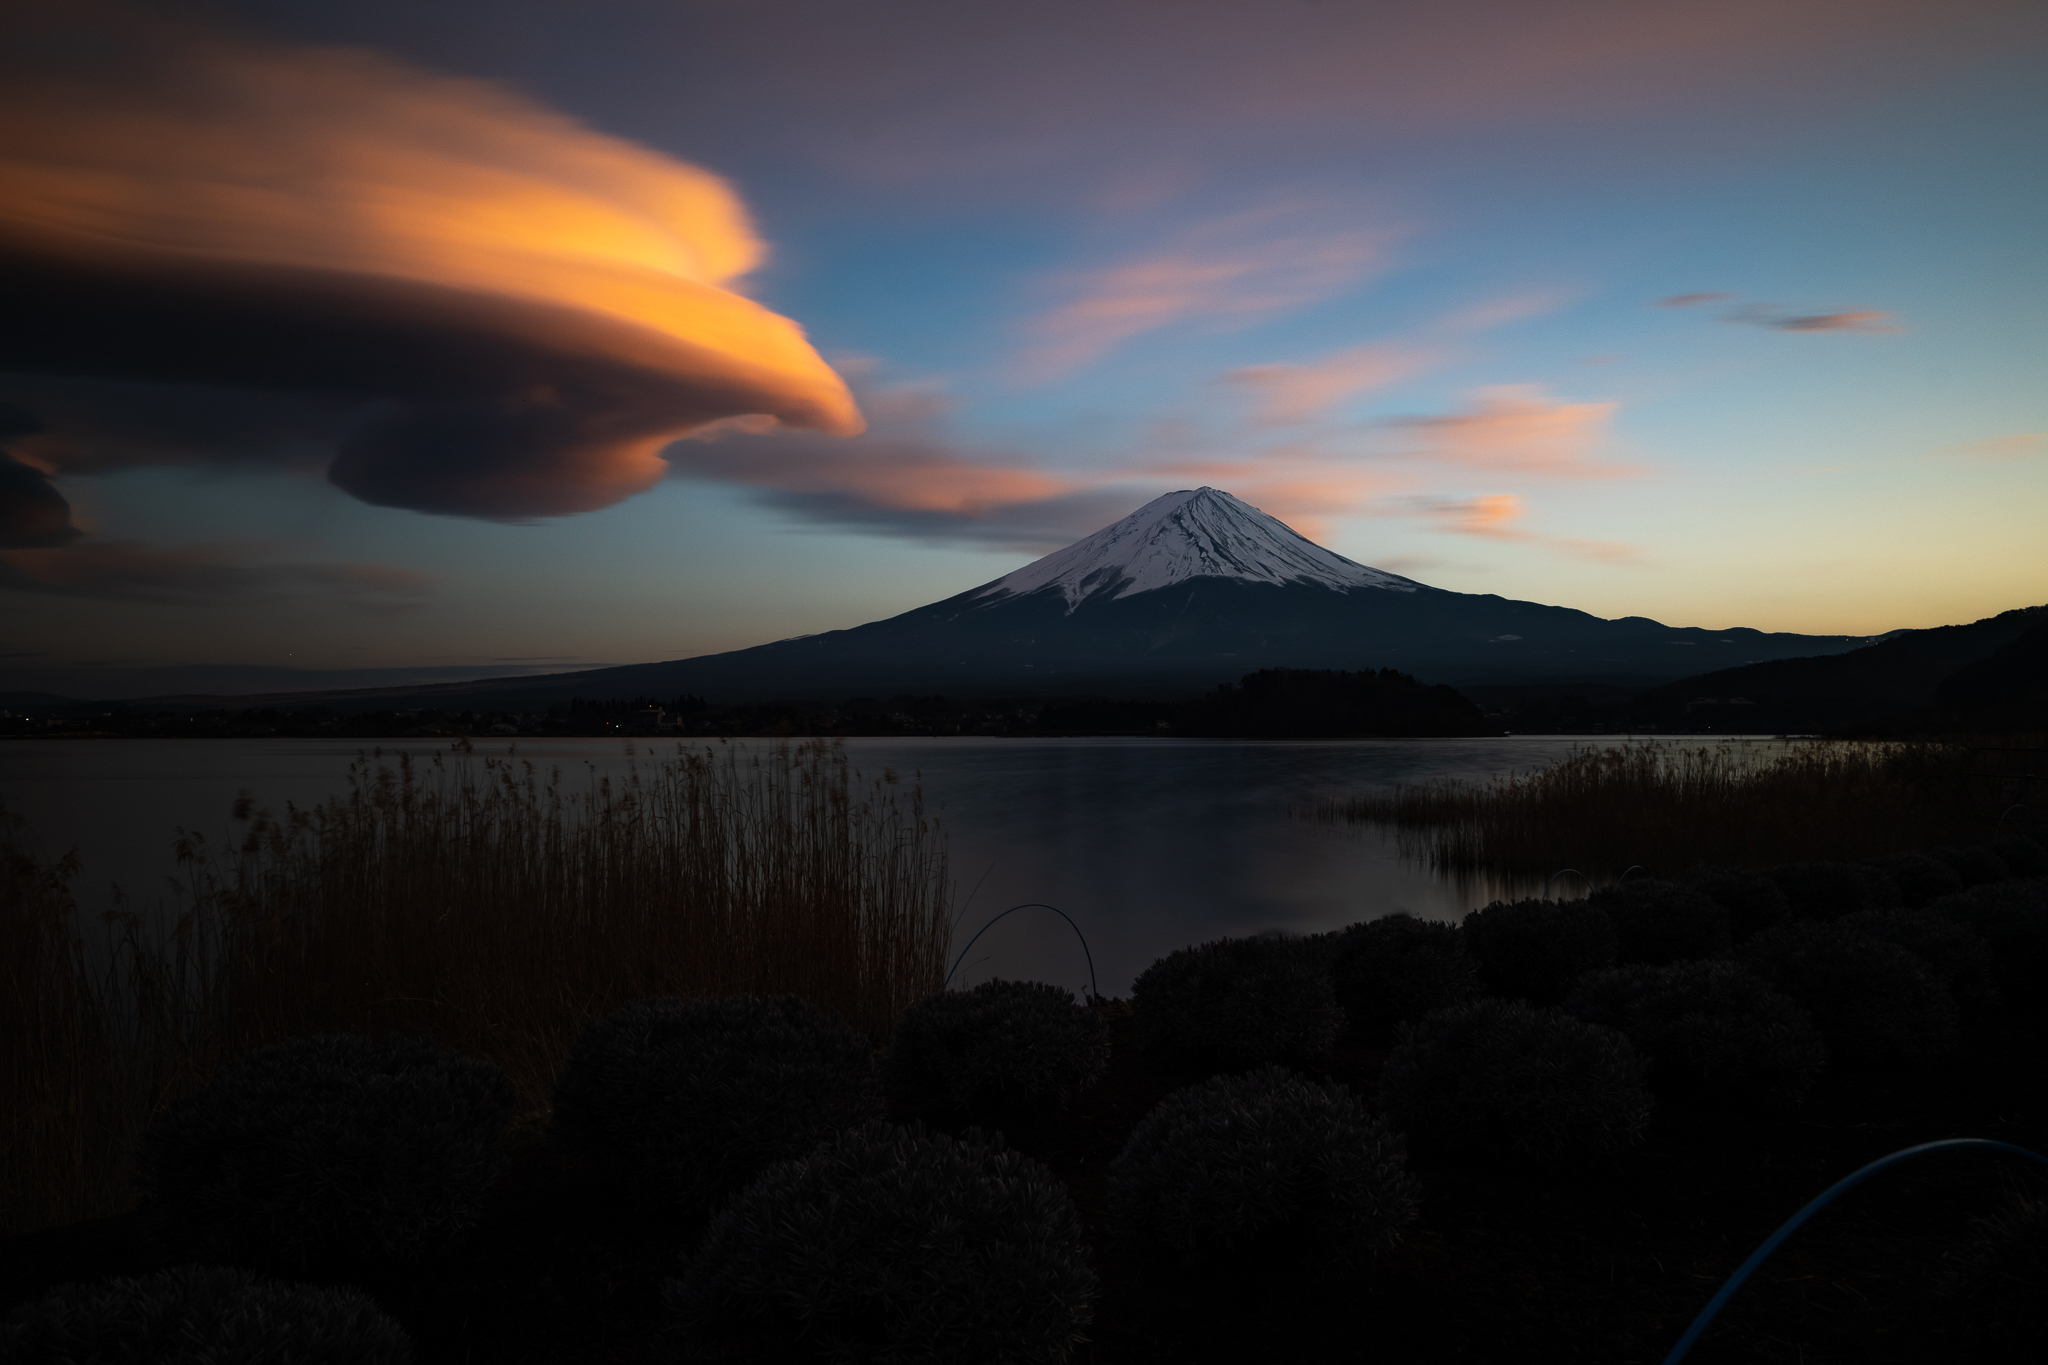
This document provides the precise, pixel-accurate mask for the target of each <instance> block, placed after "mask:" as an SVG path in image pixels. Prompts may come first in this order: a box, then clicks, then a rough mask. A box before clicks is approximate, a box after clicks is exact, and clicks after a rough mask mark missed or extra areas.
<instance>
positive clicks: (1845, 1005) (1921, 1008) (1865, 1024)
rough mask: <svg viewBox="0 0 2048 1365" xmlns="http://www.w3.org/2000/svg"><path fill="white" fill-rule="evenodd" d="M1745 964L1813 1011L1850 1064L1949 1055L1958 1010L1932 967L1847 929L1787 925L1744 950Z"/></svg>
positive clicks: (1834, 1050) (1824, 1033) (1830, 1042)
mask: <svg viewBox="0 0 2048 1365" xmlns="http://www.w3.org/2000/svg"><path fill="white" fill-rule="evenodd" d="M1740 957H1741V960H1742V961H1743V962H1744V963H1746V964H1747V965H1748V966H1749V968H1750V969H1751V970H1752V971H1754V972H1756V974H1757V975H1758V976H1761V977H1762V978H1763V979H1764V980H1766V981H1768V982H1770V983H1771V984H1772V985H1773V986H1776V987H1777V988H1778V989H1779V990H1781V991H1783V992H1784V993H1785V994H1787V995H1789V996H1791V997H1792V998H1793V999H1794V1000H1797V1001H1798V1002H1799V1003H1800V1004H1802V1005H1804V1006H1805V1007H1806V1010H1807V1013H1809V1014H1811V1015H1812V1016H1813V1023H1814V1027H1816V1028H1818V1029H1819V1030H1820V1036H1821V1037H1823V1038H1825V1039H1827V1043H1828V1050H1829V1051H1830V1052H1832V1053H1833V1054H1834V1055H1835V1056H1836V1057H1838V1058H1840V1059H1841V1060H1843V1061H1845V1062H1856V1063H1870V1062H1895V1061H1903V1060H1911V1059H1922V1058H1927V1057H1933V1056H1937V1055H1939V1054H1941V1053H1943V1052H1946V1051H1947V1050H1948V1049H1949V1048H1950V1047H1952V1046H1953V1045H1954V1044H1955V1041H1956V1006H1955V1002H1954V1001H1953V1000H1951V999H1949V995H1948V992H1947V991H1946V990H1944V989H1943V988H1942V984H1941V978H1940V977H1939V976H1937V975H1936V974H1935V971H1934V969H1933V968H1932V967H1930V966H1928V965H1927V964H1926V963H1925V962H1922V961H1921V960H1920V959H1919V958H1917V957H1915V956H1914V955H1913V954H1911V953H1909V952H1907V951H1906V950H1905V949H1904V948H1901V947H1899V946H1897V945H1896V944H1892V943H1887V942H1885V941H1884V940H1882V939H1877V938H1872V937H1870V936H1869V935H1868V934H1864V933H1861V932H1859V931H1857V930H1856V929H1853V928H1851V927H1850V926H1848V925H1846V924H1788V925H1786V926H1785V927H1784V928H1782V929H1773V930H1771V932H1769V933H1768V934H1759V935H1757V936H1756V937H1755V938H1753V939H1751V940H1750V941H1749V942H1748V943H1746V944H1744V945H1743V947H1742V952H1741V954H1740Z"/></svg>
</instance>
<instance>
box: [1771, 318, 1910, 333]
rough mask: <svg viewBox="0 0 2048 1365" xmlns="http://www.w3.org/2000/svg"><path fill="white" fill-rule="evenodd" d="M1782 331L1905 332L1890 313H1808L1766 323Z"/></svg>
mask: <svg viewBox="0 0 2048 1365" xmlns="http://www.w3.org/2000/svg"><path fill="white" fill-rule="evenodd" d="M1766 325H1767V326H1770V327H1775V328H1776V329H1777V330H1779V331H1781V332H1903V331H1905V330H1906V329H1905V328H1904V327H1901V326H1900V325H1899V324H1898V322H1897V320H1896V319H1895V318H1894V317H1893V316H1892V315H1891V314H1890V313H1806V314H1802V315H1801V316H1798V317H1788V318H1779V319H1777V320H1776V321H1775V322H1771V323H1768V324H1766Z"/></svg>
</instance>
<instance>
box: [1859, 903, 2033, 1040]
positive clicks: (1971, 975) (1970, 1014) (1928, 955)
mask: <svg viewBox="0 0 2048 1365" xmlns="http://www.w3.org/2000/svg"><path fill="white" fill-rule="evenodd" d="M1842 923H1844V924H1846V925H1848V926H1849V927H1850V928H1852V929H1855V930H1857V931H1858V932H1860V933H1865V934H1869V935H1870V936H1871V937H1872V938H1881V939H1883V940H1884V941H1885V942H1886V943H1893V944H1897V945H1898V946H1899V947H1901V948H1904V949H1905V950H1906V951H1907V952H1909V953H1911V954H1913V956H1915V957H1917V958H1919V959H1920V960H1921V961H1922V962H1924V963H1926V964H1927V965H1928V966H1929V967H1932V968H1933V969H1934V974H1935V976H1936V977H1937V978H1938V979H1939V980H1940V981H1941V984H1942V986H1943V987H1944V988H1945V989H1946V990H1947V991H1948V993H1949V998H1950V999H1952V1000H1954V1001H1955V1002H1956V1008H1957V1009H1958V1010H1959V1011H1961V1015H1962V1017H1963V1018H1964V1019H1966V1020H1971V1021H1980V1020H1983V1019H1986V1018H1988V1017H1989V1016H1990V1015H1991V1014H1992V1013H1993V1012H1994V1011H1995V1010H1997V1008H1998V978H1997V977H1996V976H1995V975H1993V974H1992V970H1991V943H1990V941H1989V940H1988V939H1986V938H1985V937H1984V936H1983V935H1982V934H1980V933H1978V932H1977V931H1976V930H1974V929H1972V928H1970V927H1969V926H1968V925H1966V924H1960V923H1958V922H1956V921H1955V920H1954V919H1951V918H1950V917H1949V916H1947V915H1944V914H1941V913H1939V912H1937V911H1933V910H1865V911H1863V912H1861V913H1860V914H1855V915H1851V916H1849V917H1848V918H1847V919H1845V920H1843V921H1842Z"/></svg>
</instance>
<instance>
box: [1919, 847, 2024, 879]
mask: <svg viewBox="0 0 2048 1365" xmlns="http://www.w3.org/2000/svg"><path fill="white" fill-rule="evenodd" d="M1928 855H1929V856H1930V857H1933V858H1936V859H1938V860H1940V861H1941V862H1943V863H1946V864H1947V865H1948V866H1949V867H1950V868H1951V869H1953V870H1954V872H1955V874H1956V875H1957V876H1958V877H1960V878H1962V880H1963V885H1964V886H1989V885H1990V884H1991V883H1992V882H2002V881H2004V880H2005V879H2006V878H2007V877H2010V876H2011V875H2012V869H2011V868H2009V867H2007V866H2006V865H2005V859H2003V858H2001V857H1999V856H1998V855H1997V854H1996V853H1993V852H1992V851H1991V850H1990V849H1988V848H1986V847H1985V846H1984V845H1982V844H1971V845H1969V846H1967V847H1963V848H1957V847H1955V846H1953V845H1951V846H1950V847H1947V848H1933V849H1929V850H1928Z"/></svg>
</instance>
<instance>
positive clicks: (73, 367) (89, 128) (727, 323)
mask: <svg viewBox="0 0 2048 1365" xmlns="http://www.w3.org/2000/svg"><path fill="white" fill-rule="evenodd" d="M53 16H54V17H53ZM116 21H118V22H116ZM0 48H4V49H7V50H9V51H12V52H13V53H15V54H16V55H15V57H14V59H12V60H4V61H0V283H4V285H5V288H6V291H7V294H8V297H9V313H10V317H9V325H8V327H7V328H6V329H5V333H4V337H0V370H16V371H34V372H39V373H44V374H57V375H90V376H99V377H102V378H112V379H119V380H127V381H140V382H147V383H151V384H158V385H163V384H172V385H206V386H215V387H228V388H236V387H241V388H250V389H260V390H268V391H284V392H291V391H310V392H314V393H320V394H326V395H331V396H333V395H338V396H345V397H346V398H348V399H350V400H354V401H356V402H357V403H359V405H360V407H359V410H358V411H357V413H356V414H355V417H354V420H353V421H351V422H350V423H349V434H348V436H347V439H346V440H345V441H344V442H343V444H342V446H341V448H340V450H339V452H338V453H337V455H336V458H335V460H334V463H333V466H332V468H331V470H330V477H331V478H332V479H333V481H334V482H335V483H336V484H338V485H340V486H341V487H342V488H344V489H346V490H347V491H349V492H351V493H353V494H355V495H356V496H358V497H360V498H362V499H364V500H366V501H369V502H374V503H380V504H384V505H390V506H400V507H412V508H417V509H420V510H424V511H431V512H441V513H449V514H455V515H468V516H483V517H495V518H507V519H518V518H526V517H535V516H551V515H559V514H564V513H570V512H578V511H584V510H588V509H591V508H595V507H602V506H605V505H607V504H609V503H613V502H616V501H618V500H619V499H621V498H624V497H627V496H630V495H631V494H633V493H635V492H638V491H640V490H642V489H644V488H646V487H648V486H649V485H650V484H652V483H653V482H654V481H655V480H657V479H659V478H660V477H661V476H662V474H663V472H664V470H665V466H664V464H663V463H662V461H661V459H660V451H661V449H662V448H663V447H664V446H665V445H667V444H668V443H669V442H671V441H673V440H675V439H676V438H677V437H680V436H683V435H686V434H688V433H690V432H692V431H695V430H699V429H702V428H704V427H706V426H708V425H709V424H711V423H714V422H717V421H720V420H722V419H726V418H730V417H733V416H736V415H741V414H758V415H762V416H764V417H766V418H771V419H774V420H775V421H778V422H780V423H783V424H785V425H788V426H793V427H802V428H812V429H817V430H821V431H829V432H841V433H849V432H853V431H857V430H859V428H860V424H861V422H860V416H859V413H858V411H857V409H856V408H855V406H854V403H853V401H852V398H851V396H850V395H849V394H848V392H847V390H846V388H845V386H844V384H843V383H841V381H840V379H839V377H838V376H837V375H836V374H834V373H833V371H832V370H831V369H830V367H828V366H827V365H826V364H825V363H824V362H823V360H821V359H820V358H819V357H818V355H817V354H816V352H815V351H814V350H813V349H812V348H811V346H810V345H809V343H808V342H807V341H806V340H805V339H804V336H803V334H802V332H801V330H800V329H799V328H798V327H797V326H796V324H794V323H792V322H790V321H789V320H788V319H786V318H782V317H779V316H777V315H776V314H774V313H772V312H770V311H768V310H767V309H765V308H763V307H762V306H761V305H759V304H757V303H755V302H753V301H752V300H750V299H748V298H745V297H743V296H742V295H741V294H739V293H737V292H734V288H733V286H734V284H735V282H736V281H737V280H738V279H739V277H741V276H743V275H744V274H745V273H746V272H747V271H748V270H750V269H752V268H753V267H754V266H755V265H757V264H758V263H759V261H760V260H761V257H762V254H763V247H762V244H761V242H760V240H759V237H758V236H757V234H756V233H755V230H754V228H753V226H752V224H751V222H750V221H749V219H748V216H747V214H746V211H745V208H744V206H743V205H742V204H741V203H740V201H739V199H738V197H737V195H735V194H734V192H733V191H732V189H731V188H730V187H729V186H728V185H727V184H725V182H723V181H721V180H720V179H718V178H717V177H715V176H713V175H710V174H709V173H707V172H704V171H702V170H699V169H697V168H695V167H692V166H688V165H685V164H683V163H680V162H677V161H674V160H671V159H669V158H667V157H664V156H661V155H659V154H657V153H654V152H651V151H648V150H646V149H644V148H640V147H637V146H634V145H633V144H630V143H627V142H623V141H620V140H618V139H616V138H611V137H607V136H604V135H602V134H599V133H596V132H594V131H592V130H590V129H587V128H584V127H582V126H581V125H578V124H576V123H574V122H572V121H570V120H569V119H566V118H564V117H562V116H560V115H557V114H555V113H552V112H551V111H549V110H547V109H544V108H542V107H540V106H538V105H536V104H534V103H532V102H530V101H528V100H526V99H524V98H523V97H521V96H519V95H517V94H515V93H513V92H511V91H509V90H506V89H503V88H500V87H497V86H492V85H487V84H483V83H480V82H476V81H469V80H457V79H451V78H446V77H441V76H436V75H432V74H428V73H425V72H421V71H418V70H415V69H413V68H410V67H407V66H404V65H401V64H399V63H397V62H395V61H391V60H389V59H386V58H383V57H380V56H377V55H375V54H372V53H368V52H361V51H353V50H343V49H319V48H302V47H285V46H279V45H271V44H261V43H256V42H253V41H246V40H241V39H229V38H225V37H221V36H218V35H195V34H193V33H191V32H188V31H185V30H182V29H177V28H172V27H167V26H165V25H163V24H160V23H157V22H155V21H152V20H144V19H138V18H136V17H135V14H134V12H131V11H121V10H104V9H100V8H98V7H95V6H84V7H79V8H77V9H75V10H73V9H65V10H63V11H61V12H59V11H52V12H51V14H47V15H39V16H34V17H31V18H27V19H24V18H21V17H19V16H16V17H13V18H10V19H9V20H7V21H6V27H5V31H4V32H0ZM29 52H33V53H35V54H36V55H37V57H38V58H39V60H38V61H37V62H36V63H35V64H31V63H30V61H29V58H28V57H27V56H24V55H22V54H24V53H29ZM52 53H61V54H68V55H67V56H64V57H62V58H59V59H54V60H53V59H52V58H51V54H52ZM63 435H64V433H63V432H62V431H61V430H56V431H54V432H53V436H54V437H55V438H62V436H63ZM59 444H61V440H60V441H59Z"/></svg>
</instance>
